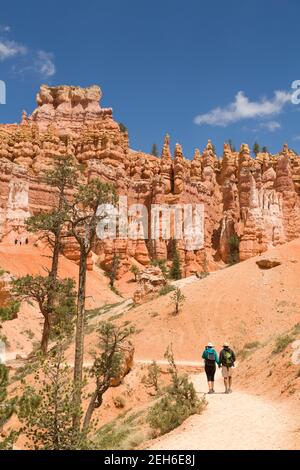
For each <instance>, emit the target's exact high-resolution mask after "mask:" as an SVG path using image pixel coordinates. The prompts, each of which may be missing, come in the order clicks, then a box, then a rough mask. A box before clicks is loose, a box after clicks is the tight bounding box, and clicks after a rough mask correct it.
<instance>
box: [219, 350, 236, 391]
mask: <svg viewBox="0 0 300 470" xmlns="http://www.w3.org/2000/svg"><path fill="white" fill-rule="evenodd" d="M234 363H235V354H234V352H233V350H232V349H230V347H229V344H228V343H226V342H225V343H224V345H223V349H222V351H221V352H220V356H219V367H222V376H223V378H224V385H225V393H231V392H232V389H231V386H232V375H233V368H234Z"/></svg>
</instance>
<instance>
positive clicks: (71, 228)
mask: <svg viewBox="0 0 300 470" xmlns="http://www.w3.org/2000/svg"><path fill="white" fill-rule="evenodd" d="M107 204H113V205H115V204H116V192H115V189H114V187H113V186H112V185H110V184H108V183H102V182H101V181H100V180H98V179H93V180H91V181H90V182H89V183H87V184H85V185H80V186H79V188H78V191H77V194H76V195H75V198H74V200H73V202H72V204H69V207H68V220H67V227H68V234H70V235H72V236H73V237H74V238H75V240H76V241H77V243H78V245H79V250H80V260H79V281H78V296H77V317H76V336H75V361H74V410H75V411H74V416H73V427H74V435H76V434H77V433H78V432H79V429H80V414H78V413H77V411H76V410H78V409H79V408H80V405H81V395H82V386H83V352H84V323H85V296H86V271H87V259H88V255H89V253H90V251H91V249H92V246H93V243H94V241H95V238H96V230H97V225H98V224H99V222H100V221H101V220H103V219H104V218H106V217H107V208H106V205H107Z"/></svg>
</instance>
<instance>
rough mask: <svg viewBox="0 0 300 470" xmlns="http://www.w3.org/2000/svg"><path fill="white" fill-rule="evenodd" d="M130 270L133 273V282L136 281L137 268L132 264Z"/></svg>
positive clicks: (138, 271) (138, 272)
mask: <svg viewBox="0 0 300 470" xmlns="http://www.w3.org/2000/svg"><path fill="white" fill-rule="evenodd" d="M130 271H131V272H132V274H133V275H134V280H135V282H136V281H137V278H138V275H139V274H140V270H139V268H138V267H137V266H136V265H135V264H133V265H132V266H131V268H130Z"/></svg>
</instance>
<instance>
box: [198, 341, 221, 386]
mask: <svg viewBox="0 0 300 470" xmlns="http://www.w3.org/2000/svg"><path fill="white" fill-rule="evenodd" d="M202 359H204V362H205V373H206V377H207V383H208V393H215V390H214V383H215V373H216V363H217V364H218V365H219V358H218V354H217V351H216V350H215V349H214V347H213V344H212V343H208V344H207V346H206V347H205V349H204V351H203V354H202Z"/></svg>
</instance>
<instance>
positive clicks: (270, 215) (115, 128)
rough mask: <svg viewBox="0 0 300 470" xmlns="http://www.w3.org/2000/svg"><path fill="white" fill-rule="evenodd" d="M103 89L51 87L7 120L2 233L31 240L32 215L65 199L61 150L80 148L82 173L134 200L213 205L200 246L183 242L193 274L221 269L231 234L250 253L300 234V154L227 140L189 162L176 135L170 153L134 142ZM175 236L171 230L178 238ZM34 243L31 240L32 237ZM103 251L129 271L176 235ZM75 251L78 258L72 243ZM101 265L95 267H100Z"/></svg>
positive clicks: (98, 249) (243, 253) (168, 252)
mask: <svg viewBox="0 0 300 470" xmlns="http://www.w3.org/2000/svg"><path fill="white" fill-rule="evenodd" d="M101 95H102V93H101V90H100V88H99V87H97V86H91V87H89V88H80V87H75V86H58V87H49V86H46V85H42V86H41V88H40V91H39V93H38V94H37V104H38V107H37V108H36V110H35V111H33V113H32V114H31V115H30V116H28V115H27V114H26V113H25V112H23V114H22V119H21V122H20V124H3V125H0V238H1V241H6V242H8V243H11V244H13V243H15V242H16V241H18V242H21V243H24V242H25V241H26V239H28V234H27V233H26V230H25V225H24V222H25V220H26V218H27V217H29V216H30V215H31V214H36V213H38V212H41V211H46V210H49V208H51V207H52V206H53V205H55V201H56V196H55V193H54V192H53V191H52V190H51V188H49V187H47V186H46V185H45V184H44V183H43V174H44V172H45V170H46V169H47V168H49V167H50V166H51V164H52V162H53V157H54V156H55V155H68V154H72V155H75V157H76V159H77V160H78V162H80V163H81V164H82V167H83V174H82V179H83V180H85V181H87V180H89V179H91V178H94V177H98V178H101V179H102V180H103V181H108V182H112V183H114V184H115V185H116V188H117V190H118V193H119V194H120V195H126V196H127V197H128V204H129V205H130V204H132V203H138V204H144V205H145V206H146V207H147V209H148V211H149V213H150V212H151V204H157V203H159V204H168V205H174V206H175V205H177V204H185V203H189V204H197V203H202V204H203V205H204V214H205V227H204V228H205V230H204V247H203V248H201V249H198V250H192V249H190V246H189V244H188V243H187V242H186V240H184V239H183V240H180V241H178V251H179V255H180V258H181V261H182V265H183V271H184V274H185V275H188V274H190V273H191V272H195V271H199V270H202V269H203V268H204V265H207V263H208V267H209V269H215V268H216V267H217V264H218V263H219V262H228V261H229V260H230V257H231V255H232V253H231V251H232V247H231V241H232V239H233V237H237V238H238V239H239V255H240V259H241V260H244V259H247V258H249V257H251V256H253V255H256V254H259V253H261V252H263V251H265V250H266V249H267V248H269V247H271V246H275V245H278V244H281V243H285V242H287V241H290V240H292V239H293V238H296V237H298V236H299V235H300V157H299V156H298V155H296V154H295V153H294V152H293V151H291V150H290V149H289V148H288V146H287V145H284V147H283V149H282V151H281V152H279V153H278V154H276V155H271V154H269V153H260V154H258V155H257V157H256V158H252V157H251V155H250V151H249V148H248V146H247V145H246V144H243V145H242V146H241V149H240V152H232V151H231V149H230V147H229V145H227V144H225V145H224V153H223V156H221V157H220V158H218V157H217V156H216V155H215V153H214V147H213V145H212V143H211V142H210V141H209V142H208V144H207V146H206V148H205V149H204V150H203V152H202V153H201V152H200V151H199V150H198V149H196V150H195V153H194V156H193V158H192V159H186V158H185V157H184V154H183V150H182V148H181V146H180V145H179V144H176V146H175V151H174V156H172V153H171V150H170V141H169V136H168V135H167V136H166V137H165V142H164V145H163V149H162V154H161V158H156V157H153V156H152V155H149V154H146V153H143V152H136V151H133V150H131V149H130V146H129V140H128V134H127V132H124V130H123V129H121V128H120V126H119V124H118V123H117V122H116V121H114V119H113V115H112V109H110V108H102V107H101V106H100V99H101ZM170 236H171V235H170ZM29 242H30V237H29ZM94 252H95V253H96V254H97V255H98V256H99V260H100V261H101V263H102V265H103V266H104V267H109V265H110V263H111V262H112V259H113V256H114V254H115V253H118V254H119V255H120V261H121V269H120V273H119V275H122V274H123V273H124V272H125V271H127V270H128V269H129V267H130V259H132V258H135V259H136V260H137V261H138V262H139V263H141V264H143V265H147V264H149V261H150V259H151V257H157V258H165V259H167V258H169V259H170V257H171V256H172V243H171V240H165V239H164V237H163V236H161V237H160V238H159V239H158V240H153V241H149V240H147V239H146V240H144V238H143V237H142V236H141V237H140V238H138V239H128V240H124V239H116V240H114V241H113V240H104V241H98V242H97V243H96V245H95V247H94ZM65 254H66V256H68V257H70V258H71V259H74V260H75V261H76V260H77V259H78V253H77V251H76V244H75V243H73V242H72V240H70V241H69V243H68V245H67V246H66V249H65ZM90 268H92V265H90Z"/></svg>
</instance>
